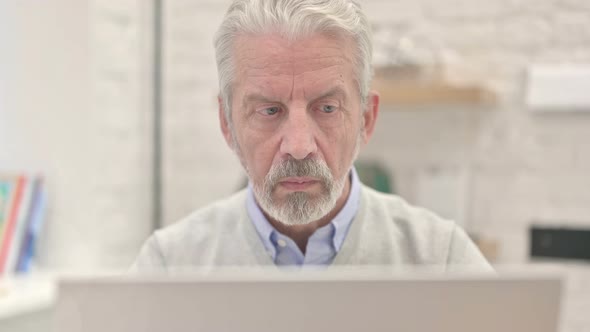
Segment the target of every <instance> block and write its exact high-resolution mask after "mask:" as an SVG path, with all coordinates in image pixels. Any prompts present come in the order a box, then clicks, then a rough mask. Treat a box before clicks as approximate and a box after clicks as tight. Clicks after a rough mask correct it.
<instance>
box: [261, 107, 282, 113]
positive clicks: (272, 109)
mask: <svg viewBox="0 0 590 332" xmlns="http://www.w3.org/2000/svg"><path fill="white" fill-rule="evenodd" d="M280 110H281V109H280V108H279V107H278V106H273V107H267V108H264V109H262V110H261V112H262V114H264V115H275V114H277V113H278V112H279V111H280Z"/></svg>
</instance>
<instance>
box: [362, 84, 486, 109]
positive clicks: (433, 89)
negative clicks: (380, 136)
mask: <svg viewBox="0 0 590 332" xmlns="http://www.w3.org/2000/svg"><path fill="white" fill-rule="evenodd" d="M373 89H375V90H377V91H378V92H379V94H380V96H381V104H382V105H384V106H395V107H423V108H428V107H432V106H441V105H442V106H470V107H471V106H475V107H485V106H490V105H492V104H494V102H495V100H496V98H495V96H494V94H493V93H492V92H491V91H489V90H487V89H485V88H483V87H481V86H476V85H468V86H455V85H452V84H450V83H447V82H436V81H434V82H422V81H416V80H387V79H383V78H375V79H374V80H373Z"/></svg>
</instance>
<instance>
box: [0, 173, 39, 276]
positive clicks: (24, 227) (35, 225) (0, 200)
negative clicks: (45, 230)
mask: <svg viewBox="0 0 590 332" xmlns="http://www.w3.org/2000/svg"><path fill="white" fill-rule="evenodd" d="M44 219H45V191H44V186H43V178H42V177H40V176H30V175H25V174H16V175H12V174H1V173H0V275H9V274H15V273H27V272H29V271H30V269H31V263H32V261H33V258H34V254H35V243H36V242H37V238H38V235H39V232H40V230H41V226H42V224H43V221H44Z"/></svg>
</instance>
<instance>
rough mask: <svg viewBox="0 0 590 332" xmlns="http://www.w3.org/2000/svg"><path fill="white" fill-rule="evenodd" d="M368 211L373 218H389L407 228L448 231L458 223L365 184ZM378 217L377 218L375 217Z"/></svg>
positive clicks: (364, 190)
mask: <svg viewBox="0 0 590 332" xmlns="http://www.w3.org/2000/svg"><path fill="white" fill-rule="evenodd" d="M363 197H364V199H365V204H366V209H367V213H368V214H369V215H370V216H371V215H372V217H373V218H372V219H376V220H387V221H391V222H393V223H395V224H396V225H397V226H399V227H402V228H404V229H406V228H409V227H411V228H421V229H424V228H430V229H436V230H439V231H441V232H444V233H447V232H450V231H452V229H453V228H454V227H455V225H456V223H455V222H454V221H452V220H448V219H445V218H442V217H440V216H438V215H437V214H435V213H433V212H432V211H430V210H427V209H425V208H422V207H418V206H415V205H412V204H410V203H409V202H407V201H406V200H405V199H403V198H402V197H400V196H397V195H394V194H389V193H382V192H378V191H376V190H374V189H372V188H369V187H367V186H363ZM375 217H377V218H375Z"/></svg>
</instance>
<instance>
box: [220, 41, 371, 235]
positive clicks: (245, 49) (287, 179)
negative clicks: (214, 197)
mask: <svg viewBox="0 0 590 332" xmlns="http://www.w3.org/2000/svg"><path fill="white" fill-rule="evenodd" d="M234 46H235V48H234V50H235V51H234V54H235V56H234V61H235V66H236V71H235V77H234V80H233V82H234V84H233V99H232V101H231V105H232V113H231V122H232V123H231V125H228V124H227V123H226V122H225V121H224V119H223V117H221V118H222V119H221V120H222V128H224V134H225V137H226V140H228V142H229V143H230V144H232V145H233V147H234V149H235V150H236V152H237V154H238V156H239V158H240V161H241V162H242V164H243V166H244V168H245V169H246V172H247V173H248V176H249V178H250V180H251V181H252V183H253V187H254V192H255V194H256V198H257V200H258V202H259V204H260V205H261V207H262V208H263V210H265V212H267V213H268V214H269V215H270V216H271V217H272V218H274V219H277V220H278V221H280V222H283V223H285V224H305V223H309V222H312V221H315V220H318V219H320V218H322V217H323V216H325V215H327V214H328V212H330V210H332V209H333V208H334V206H335V204H336V201H337V200H339V199H341V197H342V196H343V195H344V194H345V193H347V191H344V192H343V188H344V187H345V185H346V179H347V173H348V171H349V169H350V167H351V165H352V162H353V160H354V158H355V157H356V154H357V153H358V148H359V145H360V144H361V142H363V141H365V140H366V138H367V136H366V135H365V133H366V131H365V129H366V128H365V127H364V126H366V120H367V119H365V117H366V116H364V115H363V112H362V108H361V100H360V96H359V92H358V85H357V82H356V80H355V76H354V65H353V56H354V43H353V41H352V40H349V39H348V38H335V37H334V36H331V37H329V36H325V35H319V34H318V35H313V36H311V37H309V38H305V39H302V40H299V41H296V42H294V43H291V44H289V43H288V42H287V41H286V40H285V39H283V38H281V37H279V36H278V35H264V36H240V37H238V38H237V39H236V43H235V45H234ZM370 122H372V121H370ZM228 128H231V129H228ZM371 129H372V128H371Z"/></svg>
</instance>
